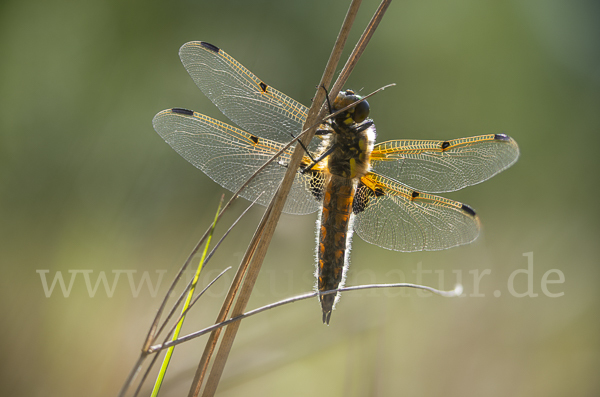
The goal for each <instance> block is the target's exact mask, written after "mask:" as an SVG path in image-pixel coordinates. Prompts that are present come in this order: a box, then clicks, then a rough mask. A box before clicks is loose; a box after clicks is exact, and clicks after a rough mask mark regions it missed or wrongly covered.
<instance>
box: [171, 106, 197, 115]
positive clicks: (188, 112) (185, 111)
mask: <svg viewBox="0 0 600 397" xmlns="http://www.w3.org/2000/svg"><path fill="white" fill-rule="evenodd" d="M171 112H173V113H179V114H186V115H188V116H193V115H194V111H193V110H188V109H184V108H173V109H171Z"/></svg>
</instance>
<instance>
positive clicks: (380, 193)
mask: <svg viewBox="0 0 600 397" xmlns="http://www.w3.org/2000/svg"><path fill="white" fill-rule="evenodd" d="M384 194H385V193H384V192H383V189H382V188H380V187H376V188H375V197H381V196H383V195H384Z"/></svg>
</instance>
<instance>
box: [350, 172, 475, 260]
mask: <svg viewBox="0 0 600 397" xmlns="http://www.w3.org/2000/svg"><path fill="white" fill-rule="evenodd" d="M353 211H354V213H355V215H356V216H355V222H354V229H355V230H356V233H357V234H358V235H359V236H360V237H361V238H362V239H363V240H365V241H367V242H369V243H371V244H376V245H379V246H380V247H383V248H387V249H391V250H395V251H404V252H412V251H435V250H442V249H446V248H450V247H455V246H458V245H462V244H468V243H470V242H472V241H473V240H475V239H476V238H477V236H478V234H479V227H480V223H479V218H478V217H477V215H476V214H475V211H473V210H472V209H471V208H470V207H468V206H467V205H465V204H462V203H459V202H457V201H453V200H448V199H446V198H443V197H439V196H434V195H431V194H426V193H419V192H416V191H415V190H413V189H411V188H409V187H407V186H404V185H402V184H401V183H398V182H396V181H393V180H391V179H388V178H385V177H383V176H380V175H377V174H374V173H369V174H367V175H366V176H364V177H363V178H362V179H361V182H360V183H359V186H358V188H357V191H356V195H355V198H354V203H353Z"/></svg>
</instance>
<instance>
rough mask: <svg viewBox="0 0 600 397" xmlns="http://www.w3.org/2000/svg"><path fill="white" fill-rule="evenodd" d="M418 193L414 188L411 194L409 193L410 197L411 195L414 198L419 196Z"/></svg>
mask: <svg viewBox="0 0 600 397" xmlns="http://www.w3.org/2000/svg"><path fill="white" fill-rule="evenodd" d="M419 194H420V193H419V192H417V191H416V190H413V192H412V194H411V197H412V198H413V199H416V198H417V197H419Z"/></svg>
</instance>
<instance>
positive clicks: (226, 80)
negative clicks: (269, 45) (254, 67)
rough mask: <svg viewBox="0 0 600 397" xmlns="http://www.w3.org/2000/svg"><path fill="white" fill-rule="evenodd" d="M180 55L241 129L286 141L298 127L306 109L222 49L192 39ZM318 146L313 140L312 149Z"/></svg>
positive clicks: (209, 95)
mask: <svg viewBox="0 0 600 397" xmlns="http://www.w3.org/2000/svg"><path fill="white" fill-rule="evenodd" d="M179 57H180V58H181V62H182V63H183V66H184V67H185V69H186V70H187V71H188V73H189V74H190V76H191V77H192V79H193V80H194V82H195V83H196V85H197V86H198V88H200V90H202V92H203V93H204V94H205V95H206V96H207V97H208V98H209V99H210V100H211V101H212V102H213V103H214V104H215V105H217V107H218V108H219V110H221V112H223V114H224V115H226V116H227V117H228V118H229V119H230V120H231V121H233V122H234V123H236V124H237V125H238V126H240V127H241V128H243V129H245V130H247V131H249V132H252V133H254V134H256V135H259V136H262V137H265V138H268V139H272V140H274V141H277V142H281V143H287V142H289V141H290V140H291V138H292V135H293V136H294V137H295V136H297V135H298V134H299V133H300V132H301V130H302V125H303V124H304V121H305V120H306V116H307V114H308V108H307V107H306V106H304V105H302V104H300V103H298V102H296V101H295V100H293V99H292V98H290V97H289V96H287V95H285V94H283V93H281V92H279V91H277V90H276V89H275V88H273V87H271V86H269V85H267V84H266V83H265V82H263V81H262V80H261V79H259V78H258V77H256V76H255V75H254V74H253V73H252V72H251V71H249V70H248V69H246V68H245V67H244V66H243V65H242V64H240V63H239V62H238V61H236V60H235V59H233V58H232V57H231V56H229V55H228V54H227V53H226V52H225V51H223V50H221V49H220V48H218V47H215V46H214V45H212V44H209V43H205V42H202V41H191V42H189V43H186V44H184V45H183V46H182V47H181V48H180V50H179ZM315 145H318V140H314V143H313V146H311V148H312V149H314V148H315Z"/></svg>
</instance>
